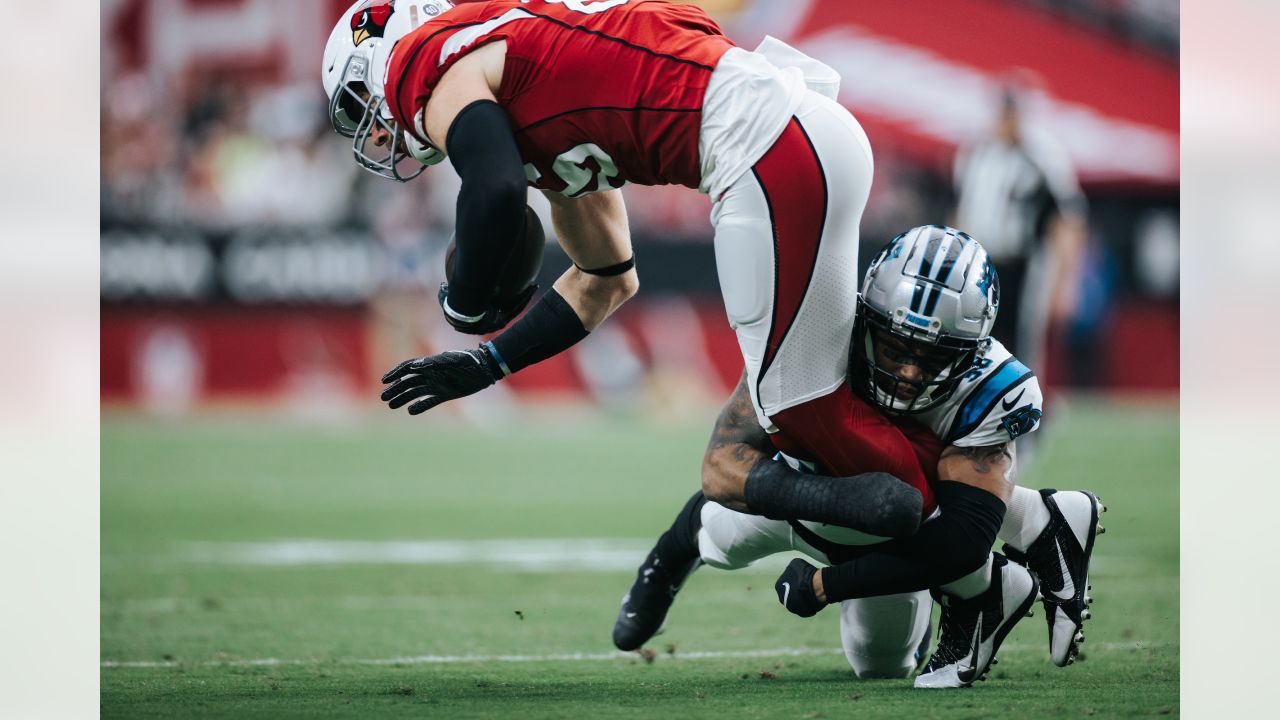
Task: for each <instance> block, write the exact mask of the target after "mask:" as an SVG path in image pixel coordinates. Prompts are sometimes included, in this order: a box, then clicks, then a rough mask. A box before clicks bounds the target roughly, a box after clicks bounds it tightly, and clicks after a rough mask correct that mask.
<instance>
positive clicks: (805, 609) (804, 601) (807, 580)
mask: <svg viewBox="0 0 1280 720" xmlns="http://www.w3.org/2000/svg"><path fill="white" fill-rule="evenodd" d="M816 572H818V568H816V567H814V566H812V565H810V564H809V563H807V562H805V561H804V560H801V559H800V558H796V559H795V560H792V561H791V563H790V564H789V565H787V569H786V570H783V571H782V574H781V575H779V576H778V582H776V583H774V584H773V589H774V590H776V591H777V593H778V602H780V603H782V606H783V607H785V608H786V609H788V610H790V611H791V612H792V613H795V614H796V615H799V616H800V617H813V616H814V615H817V614H818V611H820V610H822V608H824V607H826V606H827V604H826V603H824V602H822V601H821V600H819V599H818V595H817V594H816V593H815V592H814V591H813V574H814V573H816Z"/></svg>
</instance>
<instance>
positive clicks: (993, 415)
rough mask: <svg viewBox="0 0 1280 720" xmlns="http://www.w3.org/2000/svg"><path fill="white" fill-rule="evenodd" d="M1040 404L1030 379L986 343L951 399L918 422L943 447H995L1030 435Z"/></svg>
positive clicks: (1033, 378)
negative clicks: (927, 429)
mask: <svg viewBox="0 0 1280 720" xmlns="http://www.w3.org/2000/svg"><path fill="white" fill-rule="evenodd" d="M1042 402H1043V398H1042V397H1041V394H1040V383H1039V382H1037V381H1036V376H1035V373H1033V372H1031V369H1030V368H1028V367H1027V366H1026V365H1024V364H1022V363H1021V362H1019V360H1018V359H1017V358H1016V357H1014V356H1013V355H1011V354H1010V353H1009V351H1008V350H1006V349H1005V347H1004V346H1003V345H1001V344H1000V343H999V342H997V341H995V340H991V345H990V347H988V348H987V351H986V352H985V353H984V357H983V358H981V359H980V360H979V361H978V362H977V363H975V364H974V366H973V367H972V368H971V369H970V370H969V371H968V372H966V373H965V374H964V378H963V380H962V381H961V382H960V387H959V388H958V389H957V390H956V392H955V394H954V395H952V396H951V397H950V398H948V399H947V400H946V402H944V403H943V404H942V405H941V406H939V407H937V408H935V409H933V410H930V411H928V412H926V413H924V414H923V415H922V417H921V418H920V419H921V420H923V421H924V422H925V424H926V425H928V426H929V428H930V429H931V430H933V431H934V433H936V434H937V435H938V437H939V438H941V439H942V440H943V442H945V443H947V444H948V445H962V446H976V445H996V444H999V443H1002V442H1008V441H1009V440H1013V439H1015V438H1018V437H1020V436H1022V435H1026V434H1027V433H1029V432H1032V431H1034V430H1035V429H1036V428H1037V427H1038V426H1039V424H1040V419H1041V417H1043V415H1044V412H1043V410H1042V409H1041V404H1042Z"/></svg>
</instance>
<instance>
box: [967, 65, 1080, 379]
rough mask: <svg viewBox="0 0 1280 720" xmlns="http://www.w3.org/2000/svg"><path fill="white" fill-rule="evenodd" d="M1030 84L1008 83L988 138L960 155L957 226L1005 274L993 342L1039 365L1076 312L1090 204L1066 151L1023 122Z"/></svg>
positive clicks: (1012, 80)
mask: <svg viewBox="0 0 1280 720" xmlns="http://www.w3.org/2000/svg"><path fill="white" fill-rule="evenodd" d="M1028 82H1029V79H1028V78H1025V77H1016V78H1010V79H1009V81H1008V82H1007V83H1006V84H1005V85H1004V86H1003V87H1002V88H1001V91H1000V96H999V98H998V101H997V105H996V120H995V123H994V125H993V127H992V129H991V132H990V134H989V135H988V136H986V137H984V138H981V139H979V140H977V141H976V142H973V143H970V144H968V145H966V146H963V147H961V148H960V151H959V152H958V153H957V155H956V163H955V187H956V194H957V196H958V198H957V203H956V211H955V218H954V220H953V224H954V225H955V226H956V227H958V228H960V229H961V230H964V231H965V232H967V233H969V234H971V235H973V236H974V237H975V238H977V239H978V240H979V241H981V242H982V244H983V246H984V247H986V248H987V251H988V252H989V253H990V254H991V258H992V261H993V262H994V263H995V265H996V270H997V271H998V273H999V275H1000V292H1001V301H1000V314H999V316H998V317H997V319H996V326H995V330H994V332H993V334H994V335H995V337H996V339H998V340H1000V341H1001V342H1002V343H1004V344H1005V345H1006V346H1007V347H1008V348H1009V349H1010V350H1011V351H1012V352H1013V353H1014V354H1016V355H1017V356H1018V357H1019V358H1021V359H1022V361H1023V362H1025V363H1027V364H1028V365H1029V366H1031V367H1033V368H1041V367H1042V365H1043V361H1044V354H1045V353H1044V344H1045V337H1046V336H1045V333H1046V331H1047V329H1048V327H1049V324H1050V322H1051V321H1062V320H1065V319H1067V318H1069V317H1070V316H1071V315H1072V314H1073V313H1074V311H1075V305H1076V303H1077V298H1076V295H1077V290H1078V286H1079V275H1078V273H1079V265H1080V254H1081V251H1082V248H1083V245H1084V240H1085V212H1086V205H1085V199H1084V195H1083V194H1082V193H1081V192H1080V186H1079V184H1078V183H1077V181H1076V175H1075V171H1074V169H1073V168H1072V166H1071V164H1070V161H1069V160H1068V159H1067V156H1066V153H1065V152H1063V151H1062V149H1061V148H1060V147H1059V146H1058V145H1057V144H1056V143H1055V142H1054V141H1053V139H1051V138H1048V137H1046V136H1044V134H1043V133H1042V132H1040V131H1039V130H1038V129H1037V128H1032V127H1030V126H1029V125H1028V123H1026V121H1025V113H1024V110H1025V108H1024V104H1025V103H1027V102H1028V101H1029V100H1030V98H1031V92H1030V89H1029V85H1028Z"/></svg>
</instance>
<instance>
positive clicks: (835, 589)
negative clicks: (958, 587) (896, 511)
mask: <svg viewBox="0 0 1280 720" xmlns="http://www.w3.org/2000/svg"><path fill="white" fill-rule="evenodd" d="M935 490H936V491H937V495H938V507H940V508H942V513H941V514H940V515H939V516H938V517H937V518H935V519H933V520H930V521H929V522H926V523H925V524H923V525H921V526H920V530H919V532H917V533H916V534H915V535H912V536H911V537H909V538H905V539H902V540H895V541H894V542H891V543H885V544H883V545H880V546H876V549H874V550H872V551H870V552H868V553H867V554H865V555H862V556H860V557H857V558H855V559H853V560H849V561H847V562H844V563H841V564H839V565H833V566H831V567H829V568H824V569H823V570H822V587H823V592H824V593H825V594H826V596H827V602H833V603H834V602H840V601H841V600H850V599H853V598H863V597H872V596H874V595H892V594H895V593H905V592H916V591H917V590H926V589H929V588H934V587H937V586H939V585H945V584H947V583H949V582H952V581H955V580H959V579H960V578H962V577H964V576H965V575H967V574H969V573H971V572H973V571H974V570H976V569H978V568H979V567H981V565H982V563H984V562H986V560H987V555H988V554H989V553H990V552H991V545H992V544H993V543H994V542H995V540H996V533H997V532H999V531H1000V524H1001V523H1002V522H1004V514H1005V505H1004V502H1003V501H1002V500H1000V498H998V497H996V496H995V495H992V494H991V493H989V492H987V491H986V490H982V489H980V488H976V487H973V486H972V485H966V484H964V483H960V482H954V481H943V482H940V483H938V484H937V485H936V486H935Z"/></svg>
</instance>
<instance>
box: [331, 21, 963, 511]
mask: <svg viewBox="0 0 1280 720" xmlns="http://www.w3.org/2000/svg"><path fill="white" fill-rule="evenodd" d="M375 8H390V11H389V12H388V11H387V10H384V9H380V10H378V11H377V12H376V13H375V12H373V10H374V9H375ZM323 69H324V79H325V88H326V91H327V93H328V95H329V97H330V115H331V121H332V123H333V126H334V128H335V129H337V130H338V131H339V132H341V133H343V134H346V135H349V136H352V137H353V138H354V143H355V145H354V149H355V153H356V157H357V159H358V160H359V161H360V162H361V164H362V165H364V166H365V167H366V168H369V169H371V170H373V171H375V172H378V173H379V174H382V175H386V176H388V177H398V178H402V179H403V178H407V177H411V173H408V172H406V171H403V170H402V167H403V164H404V163H403V162H401V161H402V160H405V158H407V157H408V156H412V157H413V158H416V159H418V160H420V161H421V162H422V163H424V164H432V163H435V162H439V161H440V160H441V159H442V158H443V156H444V154H446V153H447V154H448V156H449V158H450V160H451V161H452V164H453V167H454V169H455V170H456V171H457V172H458V174H459V176H460V177H461V179H462V184H461V189H460V192H459V197H458V211H457V221H456V232H457V245H458V250H457V256H456V262H455V266H454V271H453V274H452V276H451V278H450V282H449V284H448V285H447V286H443V287H442V288H441V293H440V302H441V307H442V310H443V311H444V314H445V316H446V318H448V320H449V322H450V323H451V324H453V325H454V327H456V328H458V329H459V330H461V331H463V332H469V333H475V334H484V333H490V332H494V331H497V330H499V329H501V328H503V327H504V326H506V325H507V323H509V322H510V321H511V320H512V319H513V318H514V317H515V316H516V315H517V314H518V313H519V312H520V311H521V309H522V308H523V307H524V305H525V303H526V302H528V300H529V298H528V296H527V295H525V296H522V297H518V298H495V297H494V296H493V295H492V289H493V287H494V283H495V279H496V278H497V276H498V274H499V272H500V270H501V267H502V264H503V261H504V260H505V259H506V258H507V257H508V256H509V254H510V248H512V247H513V245H514V243H516V242H518V240H519V238H520V237H521V234H522V233H523V232H524V222H525V214H524V212H523V210H524V205H525V199H526V192H527V190H526V188H527V187H528V186H530V185H532V186H533V187H536V188H538V189H540V190H542V191H543V192H544V193H545V194H546V195H547V197H548V199H549V200H550V202H551V208H552V222H553V224H554V225H555V229H556V234H557V236H558V239H559V241H560V244H561V246H562V247H563V248H564V250H565V252H566V253H567V254H568V256H569V258H570V259H571V260H572V261H573V266H572V267H570V268H569V269H568V270H567V271H566V272H565V273H564V274H563V275H562V276H561V277H560V278H559V279H558V280H557V281H556V282H555V284H554V286H553V287H552V288H551V289H550V290H549V291H548V292H547V293H545V294H544V295H543V297H542V298H541V299H540V300H539V302H537V303H536V304H534V306H533V307H532V308H531V309H530V310H529V311H528V312H527V313H525V314H524V315H523V317H521V318H520V319H519V320H517V321H516V322H515V323H514V324H512V325H511V327H509V328H507V329H506V330H505V331H504V332H502V333H501V334H499V335H498V336H497V337H495V338H493V339H492V340H491V341H488V342H485V343H483V344H482V345H481V346H480V347H478V348H475V349H470V350H462V351H453V352H446V353H442V354H439V355H434V356H430V357H425V358H417V359H413V360H408V361H405V362H404V363H401V364H400V365H398V366H397V367H395V368H394V369H392V370H391V371H390V372H388V373H387V374H386V376H384V378H383V381H384V382H385V383H387V384H388V387H387V388H386V389H385V390H384V392H383V394H382V398H383V400H385V401H387V402H388V403H389V405H390V406H391V407H392V408H400V407H403V406H406V405H408V408H409V412H410V413H411V414H418V413H421V412H425V411H427V410H429V409H430V408H432V407H435V406H436V405H438V404H440V403H442V402H445V401H447V400H450V399H454V398H457V397H462V396H464V395H469V394H472V393H474V392H478V391H479V390H482V389H483V388H485V387H488V386H489V385H492V384H493V383H494V382H497V381H499V380H501V379H502V378H503V377H505V376H507V375H510V374H512V373H514V372H518V371H519V370H520V369H521V368H524V367H526V366H528V365H531V364H533V363H536V362H538V361H540V360H543V359H545V358H547V357H550V356H552V355H555V354H557V353H559V352H562V351H564V350H565V349H567V348H569V347H570V346H572V345H573V344H575V343H576V342H578V341H579V340H581V339H582V338H583V337H585V336H586V335H587V333H588V332H590V331H591V330H593V329H594V328H595V327H597V326H598V325H599V324H600V323H601V322H603V321H604V320H605V319H606V318H607V317H608V316H609V315H610V314H612V313H613V312H614V311H615V310H616V309H617V308H618V306H619V305H620V304H621V303H623V302H625V301H626V300H627V299H628V298H630V297H631V296H632V295H634V294H635V292H636V291H637V289H638V279H637V275H636V270H635V267H634V263H633V260H632V250H631V240H630V236H629V232H628V227H627V217H626V211H625V209H624V207H623V203H622V197H621V194H620V193H619V192H618V190H617V188H619V187H620V186H621V185H623V184H624V183H626V182H636V183H647V184H663V183H668V184H680V185H684V186H686V187H689V188H691V189H697V190H699V191H701V192H704V193H706V194H708V195H709V196H710V197H711V199H712V202H713V210H712V222H713V224H714V226H715V251H716V260H717V267H718V275H719V280H720V286H721V289H722V292H723V294H724V298H725V307H726V310H727V314H728V318H729V322H730V324H731V325H732V326H733V327H734V329H735V331H736V332H737V335H738V339H739V344H740V347H741V350H742V353H743V358H744V360H745V364H746V372H747V378H748V382H747V386H748V389H749V392H750V395H751V398H752V402H753V406H754V407H755V409H756V415H757V418H758V421H759V422H760V423H761V426H762V427H764V428H766V429H767V430H768V431H769V432H770V433H771V435H772V438H773V439H774V442H775V443H776V444H777V445H778V446H779V447H780V448H783V449H787V450H788V451H789V452H791V453H793V454H794V455H795V456H797V457H803V458H808V459H813V460H815V461H820V462H822V463H823V466H824V467H825V468H828V469H829V471H830V472H833V473H835V474H838V475H855V474H862V475H863V477H862V482H860V483H850V482H840V483H832V484H829V485H823V484H822V481H821V480H818V479H813V478H809V479H797V478H787V479H785V481H784V479H776V478H768V479H762V480H761V481H760V482H758V483H755V484H753V485H751V486H749V487H748V488H747V489H746V493H747V494H746V495H744V497H743V498H741V499H742V500H743V501H744V502H745V503H746V504H747V505H748V506H750V507H751V508H752V510H753V511H754V512H759V513H768V514H771V515H776V516H779V517H803V518H806V519H810V520H819V521H829V522H838V523H840V524H842V525H846V526H853V527H864V528H866V529H875V530H878V531H880V532H882V533H884V534H889V535H894V536H897V535H902V534H909V533H910V532H911V531H913V530H914V528H915V527H916V526H917V525H918V523H919V520H920V517H921V515H922V510H923V508H924V507H928V506H932V504H933V499H932V489H931V488H930V486H929V483H928V479H929V477H930V475H931V474H932V470H930V471H928V472H926V471H923V470H922V469H921V468H922V467H925V468H934V467H936V455H937V452H938V451H939V449H940V445H939V444H938V443H937V441H936V439H933V440H932V442H928V441H924V442H922V443H919V444H917V445H913V443H912V442H911V441H910V440H909V439H908V437H907V435H906V434H904V432H903V431H902V430H900V429H899V428H898V427H897V426H895V425H894V424H893V423H891V422H889V421H887V420H886V419H885V418H884V417H883V416H882V415H880V414H879V413H877V412H875V411H874V409H873V408H871V407H869V406H868V405H866V404H865V403H864V402H862V401H861V400H860V399H858V398H857V397H855V396H853V395H852V394H851V393H849V392H848V390H847V386H846V384H845V382H844V372H845V368H846V367H847V364H848V349H849V335H850V332H849V330H850V328H851V327H852V324H853V307H854V304H855V303H854V300H855V298H856V295H857V286H856V283H857V277H856V257H857V247H858V223H859V220H860V219H861V215H862V210H863V207H864V206H865V204H866V199H867V194H868V191H869V188H870V183H871V174H872V159H871V148H870V145H869V143H868V142H867V138H866V135H865V134H864V133H863V131H862V129H861V127H860V126H859V125H858V123H857V121H856V120H854V118H853V116H852V115H850V114H849V112H848V111H847V110H845V109H844V108H843V107H842V106H841V105H839V104H838V103H836V102H835V101H834V100H833V99H832V98H833V97H834V95H835V91H836V88H837V86H838V81H839V78H838V76H837V75H836V74H835V73H834V72H833V71H831V70H830V68H827V67H826V66H825V65H822V64H821V63H819V62H817V61H815V60H813V59H811V58H808V57H806V56H804V55H803V54H801V53H799V52H798V51H796V50H794V49H792V48H790V47H787V46H786V45H784V44H782V43H780V42H778V41H776V40H771V39H770V40H766V42H765V43H763V44H762V45H761V47H760V48H759V49H758V50H757V51H755V52H748V51H746V50H743V49H742V48H738V47H736V46H735V45H734V43H733V42H732V41H730V40H729V39H728V38H727V37H725V36H724V34H723V33H721V31H720V29H719V28H718V27H717V26H716V25H715V23H714V22H713V21H712V20H711V19H710V18H709V17H707V15H706V14H705V13H703V12H702V11H701V10H699V9H698V8H696V7H693V6H688V5H674V4H670V3H667V2H664V1H659V0H489V1H487V2H474V3H468V4H460V5H457V6H456V7H451V6H450V4H449V3H447V2H440V1H439V0H418V1H416V2H405V0H400V2H396V3H392V2H391V0H366V1H365V2H362V3H358V4H357V5H355V6H353V7H352V8H351V9H350V10H348V12H347V13H346V14H345V15H344V16H343V18H342V19H341V20H340V21H339V22H338V24H337V26H336V27H335V29H334V31H333V34H332V35H331V37H330V41H329V43H328V46H327V48H326V53H325V59H324V68H323ZM406 162H411V160H406ZM815 427H840V428H843V429H844V430H845V432H842V433H839V434H836V433H815V432H812V431H811V430H812V428H815ZM916 434H917V435H919V436H921V437H925V436H927V435H928V433H916ZM917 453H921V454H923V455H924V456H928V459H927V460H926V461H925V462H920V461H919V460H918V457H917ZM894 478H897V479H898V480H901V481H902V482H901V483H899V482H897V481H895V480H894ZM904 484H905V488H904ZM766 490H768V491H766ZM873 526H874V527H873Z"/></svg>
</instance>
